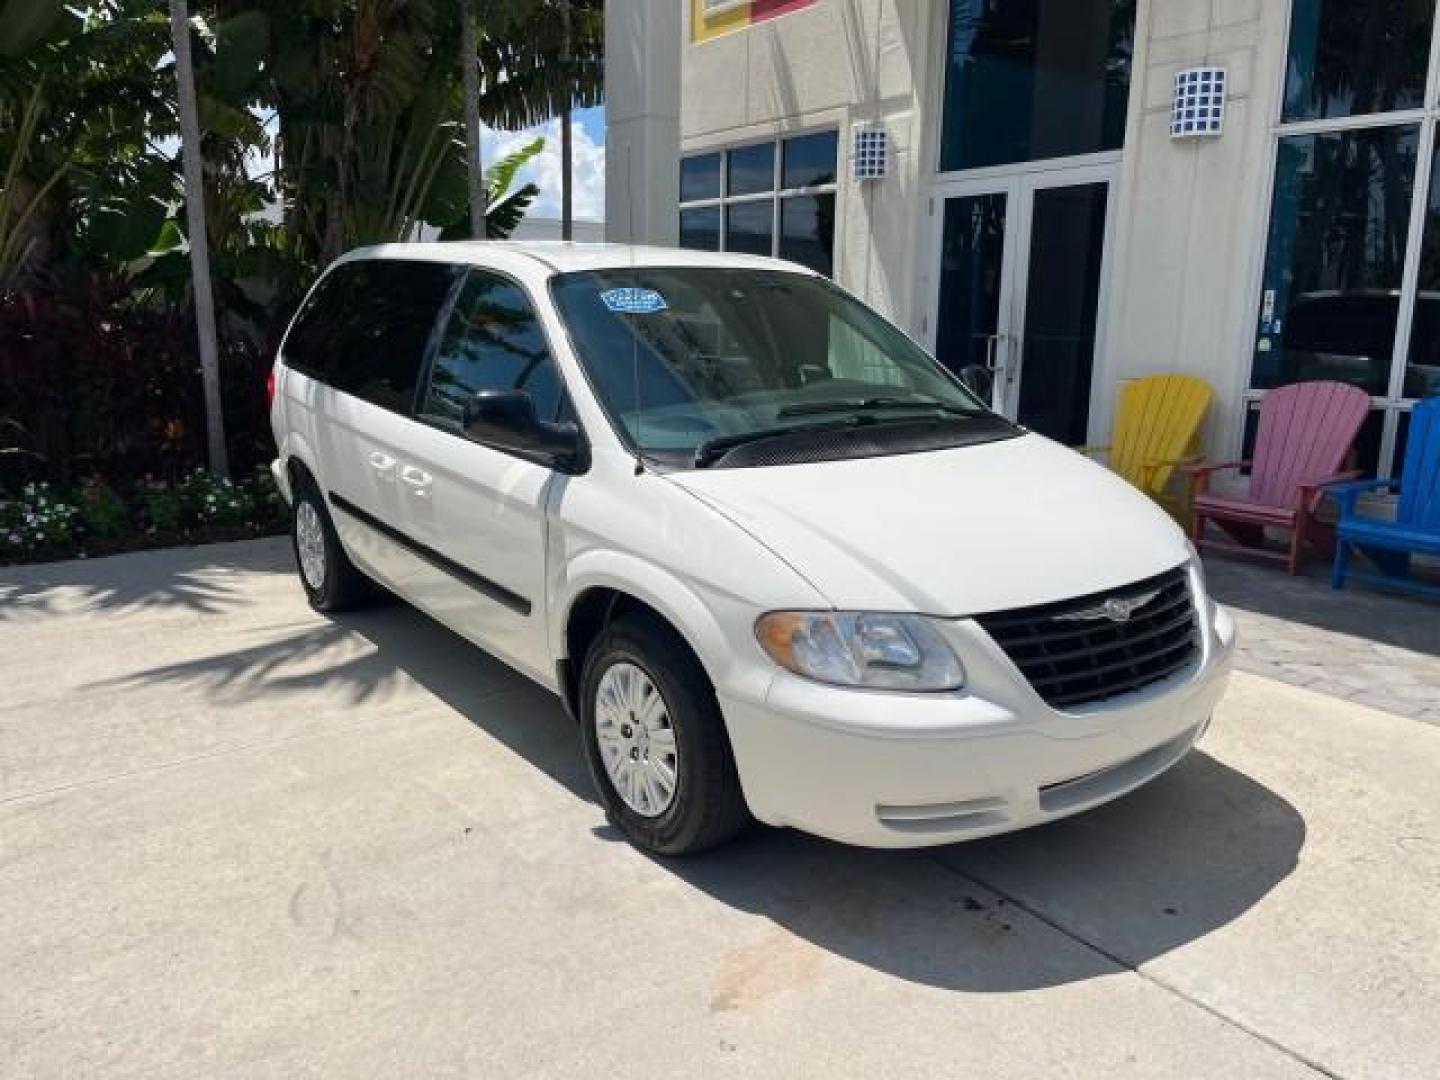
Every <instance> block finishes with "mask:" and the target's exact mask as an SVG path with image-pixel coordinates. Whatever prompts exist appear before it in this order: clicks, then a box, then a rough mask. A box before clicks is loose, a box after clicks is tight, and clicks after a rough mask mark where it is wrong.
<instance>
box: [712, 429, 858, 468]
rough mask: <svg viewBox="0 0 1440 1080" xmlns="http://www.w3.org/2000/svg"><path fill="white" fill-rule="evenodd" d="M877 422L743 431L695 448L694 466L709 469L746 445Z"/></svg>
mask: <svg viewBox="0 0 1440 1080" xmlns="http://www.w3.org/2000/svg"><path fill="white" fill-rule="evenodd" d="M874 422H875V421H874V419H873V418H871V417H868V416H849V417H846V418H845V419H843V420H832V421H829V422H828V423H824V424H791V425H790V426H789V427H773V428H761V429H760V430H759V431H741V432H738V433H736V434H734V435H720V436H717V437H716V438H714V439H710V440H708V441H706V442H703V443H701V444H700V445H699V446H697V447H696V448H695V458H694V465H695V468H697V469H704V468H708V467H709V466H711V465H714V464H715V462H717V461H719V460H720V459H721V458H722V457H724V456H725V455H726V454H728V453H729V452H730V451H731V450H734V449H735V448H736V447H737V446H744V445H745V444H746V443H753V442H763V441H764V440H766V439H778V438H780V437H781V436H784V435H806V434H811V433H815V432H821V431H844V430H845V429H846V428H853V427H861V426H862V425H865V424H873V423H874Z"/></svg>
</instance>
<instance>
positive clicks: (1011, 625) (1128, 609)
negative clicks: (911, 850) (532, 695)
mask: <svg viewBox="0 0 1440 1080" xmlns="http://www.w3.org/2000/svg"><path fill="white" fill-rule="evenodd" d="M271 420H272V423H273V426H274V430H275V438H276V442H277V445H278V448H279V456H278V458H277V459H276V461H275V463H274V471H275V476H276V479H277V480H278V481H279V483H280V486H281V488H282V490H283V491H284V492H285V494H286V497H287V498H288V500H289V501H290V503H291V505H292V506H293V508H294V541H295V552H296V559H297V563H298V567H299V576H300V581H301V584H302V585H303V586H304V589H305V592H306V594H307V595H308V597H309V599H310V602H311V604H313V605H314V606H315V607H316V608H317V609H318V610H320V611H324V612H330V611H338V610H340V609H342V608H343V607H345V606H346V605H347V604H351V603H353V602H356V601H357V600H360V599H362V598H363V597H364V596H365V594H366V593H367V591H368V590H369V589H370V588H371V587H372V583H376V582H378V583H379V584H380V585H382V586H384V588H385V589H387V590H389V591H390V592H393V593H395V594H397V595H399V596H401V597H403V598H404V599H405V600H407V601H409V602H410V603H412V604H414V605H415V606H417V607H419V608H421V609H422V610H424V611H426V612H428V613H429V614H430V615H432V616H434V617H435V618H436V619H438V620H439V621H440V622H442V623H444V624H445V625H446V626H448V627H450V628H452V629H453V630H454V631H456V632H457V633H459V634H461V635H463V636H464V637H466V638H468V639H469V640H470V641H472V642H474V643H475V644H476V645H478V646H480V647H481V648H483V649H484V650H486V651H487V652H489V653H492V654H494V655H495V656H497V657H499V658H500V659H502V660H504V661H505V662H506V663H507V664H509V665H511V666H513V667H514V668H516V669H517V670H519V671H521V672H523V673H524V674H525V675H528V676H529V677H530V678H532V679H534V680H536V681H537V682H539V683H541V684H543V685H544V686H546V687H548V688H549V689H551V690H552V691H554V692H555V693H556V694H557V695H559V696H560V698H561V699H562V700H563V701H564V703H565V705H566V707H567V708H568V710H569V712H570V713H571V715H573V716H574V717H575V719H576V720H577V722H578V724H579V727H580V735H581V739H582V741H583V744H584V752H585V755H586V757H587V759H588V761H589V766H590V770H591V773H592V775H593V777H594V781H595V786H596V789H597V791H598V793H599V797H600V800H601V802H602V803H603V805H604V808H605V810H606V812H607V814H608V816H609V817H610V819H611V820H612V821H613V822H614V823H615V824H616V825H617V826H618V827H619V828H620V829H621V830H623V831H624V833H625V834H626V835H627V836H628V837H629V838H630V839H631V840H632V841H633V842H634V843H636V844H637V845H639V846H640V847H642V848H645V849H647V850H649V851H653V852H659V853H663V854H679V853H684V852H693V851H698V850H701V849H703V848H706V847H709V846H712V845H714V844H717V843H719V842H720V841H723V840H725V839H727V838H728V837H730V836H732V835H734V834H735V832H736V831H737V830H739V829H740V828H742V827H743V826H744V825H745V824H746V823H748V822H749V821H751V820H752V819H758V820H759V821H761V822H765V823H768V824H771V825H778V826H793V827H795V828H798V829H804V830H807V831H809V832H813V833H817V834H820V835H822V836H827V837H832V838H835V839H838V840H842V841H847V842H849V843H854V844H863V845H869V846H875V847H913V846H922V845H931V844H945V843H950V842H952V841H957V840H965V839H969V838H973V837H980V836H987V835H991V834H995V833H1001V832H1006V831H1009V830H1013V829H1019V828H1023V827H1026V826H1030V825H1036V824H1040V823H1042V822H1046V821H1052V820H1055V819H1057V818H1061V817H1064V816H1066V815H1068V814H1073V813H1076V812H1077V811H1081V810H1085V809H1087V808H1089V807H1093V806H1096V805H1098V804H1100V803H1104V802H1107V801H1108V800H1111V799H1114V798H1116V797H1117V796H1119V795H1122V794H1124V793H1126V792H1128V791H1131V790H1133V789H1134V788H1136V787H1138V786H1139V785H1141V784H1143V783H1145V782H1146V781H1148V780H1150V779H1152V778H1154V777H1155V776H1158V775H1159V774H1160V773H1162V772H1164V771H1165V770H1166V769H1168V768H1169V767H1170V766H1172V765H1174V764H1175V763H1176V762H1177V761H1179V760H1180V759H1181V758H1182V757H1184V756H1185V754H1186V753H1187V752H1188V751H1189V750H1190V748H1191V747H1192V746H1193V745H1194V743H1195V741H1196V739H1198V738H1199V737H1200V735H1201V734H1202V733H1203V732H1204V731H1205V728H1206V726H1207V724H1208V723H1209V720H1210V716H1211V713H1212V712H1213V710H1214V709H1215V705H1216V702H1217V701H1218V700H1219V698H1220V696H1221V694H1222V693H1223V691H1224V688H1225V684H1226V679H1227V675H1228V670H1229V666H1230V657H1231V652H1232V648H1233V645H1234V633H1235V631H1234V624H1233V622H1232V621H1231V619H1230V617H1229V616H1228V615H1227V614H1226V613H1225V612H1224V611H1223V610H1222V609H1220V608H1219V607H1218V606H1217V605H1216V604H1215V603H1214V602H1212V601H1211V600H1210V599H1209V597H1208V596H1207V594H1206V590H1205V580H1204V577H1203V574H1202V571H1201V567H1200V563H1199V561H1198V559H1197V558H1196V556H1195V552H1194V550H1193V549H1192V548H1191V547H1190V546H1189V544H1188V542H1187V541H1186V539H1185V537H1184V535H1183V534H1182V532H1181V530H1180V529H1179V528H1177V527H1176V526H1175V524H1173V523H1172V522H1171V520H1170V519H1169V518H1168V517H1167V516H1166V515H1165V514H1164V513H1162V512H1161V511H1160V510H1158V509H1157V508H1156V507H1155V506H1154V505H1152V504H1151V503H1150V502H1149V501H1148V500H1147V499H1146V498H1144V497H1143V496H1142V495H1141V494H1139V493H1138V492H1136V491H1135V490H1133V489H1132V488H1130V487H1129V486H1128V485H1127V484H1126V483H1125V482H1124V481H1122V480H1120V479H1117V478H1116V477H1115V476H1114V475H1112V474H1111V473H1109V472H1108V471H1106V470H1105V469H1103V468H1101V467H1099V466H1098V465H1095V464H1092V463H1091V462H1089V461H1087V460H1086V459H1085V458H1083V457H1081V456H1080V455H1079V454H1077V453H1075V452H1074V451H1072V450H1068V449H1066V448H1065V447H1062V446H1059V445H1056V444H1055V443H1052V442H1050V441H1048V440H1046V439H1044V438H1041V437H1039V436H1037V435H1033V434H1030V433H1028V432H1026V431H1025V430H1024V429H1022V428H1019V427H1016V426H1015V425H1014V424H1011V423H1010V422H1008V421H1007V420H1005V419H1004V418H1003V417H1001V416H999V415H997V414H995V413H994V412H992V411H991V410H990V409H988V408H986V407H985V406H984V405H983V404H982V403H981V402H980V401H979V400H978V399H977V398H976V397H975V396H974V395H972V394H971V393H970V392H969V391H968V390H966V388H965V387H964V386H963V385H962V384H961V383H960V382H959V381H958V380H957V379H955V378H954V377H953V376H952V375H951V374H950V373H948V372H947V371H946V370H945V369H943V368H942V367H941V366H940V365H939V364H937V363H936V362H935V361H934V360H933V359H932V358H931V357H930V356H928V355H927V354H926V353H925V352H924V351H923V350H922V349H921V348H920V347H919V346H917V345H916V344H915V343H914V342H913V341H912V340H911V339H910V338H908V337H906V336H905V334H903V333H902V332H901V331H900V330H898V329H896V327H895V326H893V325H892V324H891V323H889V322H887V321H886V320H885V319H883V318H881V317H880V316H879V315H877V314H876V313H875V312H873V311H871V310H870V309H869V308H867V307H866V306H865V305H864V304H862V303H860V302H859V301H857V300H856V299H854V298H853V297H851V296H850V295H849V294H847V293H845V292H844V291H843V290H841V289H839V288H837V287H836V286H835V285H833V284H832V283H831V282H829V281H828V280H826V279H825V278H823V277H820V276H818V275H815V274H813V273H811V272H809V271H807V270H804V269H802V268H800V267H798V266H794V265H791V264H788V263H783V262H777V261H774V260H770V259H761V258H750V257H746V256H740V255H729V254H727V255H717V254H703V253H696V252H686V251H676V250H667V249H658V248H630V247H618V246H579V245H564V244H500V243H460V244H414V245H410V244H405V245H387V246H382V247H376V248H370V249H366V250H362V251H356V252H354V253H352V254H350V255H347V256H345V257H344V258H342V259H340V260H339V261H338V262H337V263H336V264H335V265H334V266H332V267H331V268H330V269H329V270H327V271H326V273H325V275H324V276H323V277H322V278H321V279H320V281H319V283H318V284H316V286H315V287H314V289H313V290H312V291H311V292H310V295H309V296H308V297H307V298H306V300H305V302H304V304H303V306H302V307H301V309H300V312H299V314H298V315H297V316H296V318H295V320H294V322H293V323H292V325H291V326H290V329H289V331H288V333H287V335H286V337H285V341H284V344H283V345H282V347H281V349H280V354H279V356H278V357H277V358H276V362H275V368H274V373H273V388H272V403H271Z"/></svg>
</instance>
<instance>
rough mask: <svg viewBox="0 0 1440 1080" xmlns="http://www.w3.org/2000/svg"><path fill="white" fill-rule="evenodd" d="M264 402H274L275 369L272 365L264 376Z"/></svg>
mask: <svg viewBox="0 0 1440 1080" xmlns="http://www.w3.org/2000/svg"><path fill="white" fill-rule="evenodd" d="M265 404H266V406H267V407H268V406H270V405H274V404H275V369H274V368H273V367H272V368H271V369H270V373H269V374H268V375H266V376H265Z"/></svg>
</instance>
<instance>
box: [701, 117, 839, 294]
mask: <svg viewBox="0 0 1440 1080" xmlns="http://www.w3.org/2000/svg"><path fill="white" fill-rule="evenodd" d="M832 133H833V134H834V136H835V179H834V180H832V181H831V182H830V183H828V184H807V185H804V186H801V187H791V188H787V187H784V186H782V184H783V181H784V177H785V144H786V143H787V142H790V141H792V140H795V139H803V138H806V137H807V136H810V135H829V134H832ZM843 135H844V131H843V127H842V126H841V125H838V124H817V125H813V126H809V127H802V128H796V129H795V130H793V131H780V132H775V133H774V134H771V135H766V136H763V137H761V138H754V139H745V140H743V141H740V142H734V143H726V144H725V145H723V146H707V147H696V148H694V149H693V150H690V151H687V152H686V153H684V154H682V155H681V161H684V160H685V159H686V158H692V157H708V156H709V155H711V154H718V155H719V156H720V194H719V195H718V196H715V197H713V198H707V199H691V200H689V201H682V202H680V203H679V205H678V208H677V211H676V214H677V219H678V217H679V215H681V214H684V212H685V211H686V210H707V209H711V208H715V209H718V210H719V211H720V230H719V247H717V248H715V249H714V250H716V251H718V252H726V251H729V250H730V249H729V248H728V247H727V245H726V238H727V235H728V233H729V228H730V214H729V207H731V206H737V205H739V204H741V203H759V202H766V201H768V202H769V203H770V204H771V205H770V254H769V256H768V257H769V258H772V259H779V258H783V256H782V255H781V254H780V243H781V235H780V224H781V204H782V203H784V202H785V200H787V199H794V198H803V197H811V198H813V197H817V196H823V195H830V196H833V197H834V199H835V205H836V208H837V213H836V214H835V221H834V224H833V226H832V231H831V236H830V263H831V267H830V273H829V274H828V275H824V274H822V275H821V276H822V277H829V278H830V280H832V281H833V280H834V279H835V275H836V273H837V272H838V271H839V268H840V234H841V230H840V227H839V224H840V215H839V213H838V208H839V204H840V176H841V171H842V166H843V163H844V161H845V160H846V158H845V152H844V139H843ZM767 144H768V145H770V146H771V147H772V148H773V154H772V157H773V160H772V162H771V173H772V175H771V180H770V190H768V191H761V192H755V193H752V194H748V195H732V194H731V193H730V155H731V153H732V152H734V151H737V150H744V149H747V148H749V147H752V146H764V145H767ZM705 250H709V249H705ZM744 254H749V253H748V252H746V253H744ZM816 273H819V271H816Z"/></svg>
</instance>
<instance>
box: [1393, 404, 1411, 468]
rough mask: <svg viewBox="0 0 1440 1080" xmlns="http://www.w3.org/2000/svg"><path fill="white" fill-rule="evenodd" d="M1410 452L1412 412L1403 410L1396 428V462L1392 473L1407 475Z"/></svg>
mask: <svg viewBox="0 0 1440 1080" xmlns="http://www.w3.org/2000/svg"><path fill="white" fill-rule="evenodd" d="M1409 452H1410V414H1409V413H1408V412H1402V413H1401V414H1400V423H1399V425H1398V426H1397V427H1396V429H1395V464H1394V466H1393V467H1392V468H1391V470H1390V475H1391V476H1393V477H1395V478H1396V479H1399V478H1400V477H1402V476H1404V475H1405V455H1406V454H1407V453H1409Z"/></svg>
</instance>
